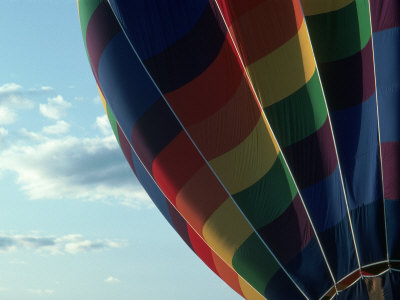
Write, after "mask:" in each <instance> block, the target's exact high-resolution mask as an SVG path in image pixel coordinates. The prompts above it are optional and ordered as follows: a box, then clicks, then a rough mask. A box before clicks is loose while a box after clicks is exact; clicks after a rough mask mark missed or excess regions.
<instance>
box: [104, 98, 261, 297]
mask: <svg viewBox="0 0 400 300" xmlns="http://www.w3.org/2000/svg"><path fill="white" fill-rule="evenodd" d="M100 93H101V92H100ZM103 99H104V98H103ZM104 103H105V105H106V112H107V116H108V119H109V121H110V124H111V126H112V128H113V129H114V128H115V129H116V130H114V134H115V137H116V138H117V140H118V142H119V145H120V147H121V149H122V152H123V153H124V156H125V158H126V159H127V161H128V162H129V164H130V165H131V168H132V171H133V172H134V173H135V175H136V177H137V178H138V180H139V182H140V183H141V184H142V186H143V187H144V188H145V190H146V192H147V193H148V195H149V196H150V198H151V199H152V201H153V202H154V204H155V205H156V207H157V208H158V210H159V211H160V212H161V213H162V215H163V216H164V217H165V219H166V220H167V221H168V223H169V224H170V225H171V226H172V227H173V228H174V229H175V230H176V232H177V233H178V234H179V235H180V237H181V238H182V240H183V241H184V242H185V243H186V244H187V245H188V246H189V247H190V248H191V249H192V250H193V251H194V252H195V253H196V255H197V256H199V258H200V259H201V260H202V261H203V262H204V263H205V264H206V265H207V266H208V267H209V268H210V269H211V270H212V271H214V273H216V274H217V275H218V276H219V277H221V279H223V280H224V281H225V282H226V283H227V284H228V285H229V286H230V287H231V288H232V289H233V290H235V291H236V292H237V293H238V294H240V295H241V296H243V297H244V294H252V295H253V294H254V295H253V297H252V298H253V299H264V297H262V296H261V295H260V294H258V295H257V292H256V291H255V290H254V289H253V288H252V287H251V286H250V285H248V283H247V282H246V281H244V280H243V279H242V278H241V277H240V276H239V275H238V274H237V272H236V271H235V270H233V269H232V268H231V267H230V266H229V265H227V264H226V263H225V262H224V261H223V260H221V258H220V257H219V256H218V255H217V254H216V253H215V252H214V251H213V250H212V249H211V248H210V247H209V246H208V245H207V244H206V243H205V241H204V240H203V239H202V238H201V237H200V236H199V235H198V234H197V233H196V232H195V231H194V230H193V229H192V227H191V226H190V225H189V224H188V223H187V222H186V220H185V219H184V218H183V217H182V216H181V214H180V213H179V212H178V211H177V210H176V208H175V207H174V206H173V205H171V204H170V202H169V201H168V200H167V199H166V197H165V196H164V194H163V193H162V191H161V190H160V188H159V187H158V186H157V184H156V183H155V182H154V180H153V178H152V177H151V176H150V175H149V173H148V172H147V170H146V169H145V168H144V166H143V164H142V163H141V161H140V160H139V158H138V156H137V155H136V153H135V152H134V151H133V149H132V147H131V145H130V144H129V141H128V140H127V138H126V137H125V135H124V134H123V132H122V130H121V128H120V127H119V125H118V123H117V121H116V119H115V117H114V115H113V113H112V111H111V109H110V107H109V106H108V104H107V103H106V102H104ZM241 286H243V288H242V287H241Z"/></svg>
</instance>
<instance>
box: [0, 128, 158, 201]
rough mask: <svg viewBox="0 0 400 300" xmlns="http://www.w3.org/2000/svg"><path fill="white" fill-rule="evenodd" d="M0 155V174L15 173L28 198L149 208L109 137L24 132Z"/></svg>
mask: <svg viewBox="0 0 400 300" xmlns="http://www.w3.org/2000/svg"><path fill="white" fill-rule="evenodd" d="M21 134H22V135H24V136H25V137H26V138H27V141H25V142H24V141H19V142H18V143H15V144H13V145H12V146H10V147H8V148H6V149H5V150H3V151H1V152H0V174H1V173H4V172H14V173H16V174H17V183H18V184H19V185H20V186H21V189H22V190H23V191H24V192H25V193H27V195H28V196H29V198H30V199H61V198H68V199H83V200H101V201H107V202H110V201H113V202H118V203H120V204H121V205H125V206H129V207H134V208H143V207H153V205H152V203H151V201H150V199H149V197H148V196H147V194H146V193H145V192H144V191H143V189H142V188H141V186H140V185H139V183H138V182H137V180H136V178H135V177H134V175H133V173H132V171H131V170H130V168H129V165H128V164H127V162H126V161H125V159H124V158H123V156H122V153H121V151H120V149H119V148H118V144H117V142H116V140H115V138H114V137H113V136H105V137H94V138H78V137H73V136H62V137H59V138H58V137H57V138H49V137H46V136H44V135H41V134H39V133H35V132H29V131H27V130H26V129H23V130H21Z"/></svg>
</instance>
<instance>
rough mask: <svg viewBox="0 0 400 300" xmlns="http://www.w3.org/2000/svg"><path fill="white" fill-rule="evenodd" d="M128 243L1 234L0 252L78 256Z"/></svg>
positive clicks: (79, 235) (68, 236)
mask: <svg viewBox="0 0 400 300" xmlns="http://www.w3.org/2000/svg"><path fill="white" fill-rule="evenodd" d="M126 245H127V243H126V241H121V240H118V241H115V240H109V239H97V240H90V239H85V238H84V237H83V236H82V235H81V234H68V235H64V236H60V237H56V236H42V235H39V234H28V235H21V234H3V233H0V252H3V253H9V252H14V251H17V250H32V251H35V252H36V253H40V254H51V255H56V254H78V253H82V252H91V251H103V250H109V249H113V248H122V247H125V246H126Z"/></svg>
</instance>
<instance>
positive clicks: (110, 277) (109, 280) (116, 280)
mask: <svg viewBox="0 0 400 300" xmlns="http://www.w3.org/2000/svg"><path fill="white" fill-rule="evenodd" d="M104 282H106V283H118V282H120V280H119V279H118V278H116V277H113V276H109V277H107V278H106V279H104Z"/></svg>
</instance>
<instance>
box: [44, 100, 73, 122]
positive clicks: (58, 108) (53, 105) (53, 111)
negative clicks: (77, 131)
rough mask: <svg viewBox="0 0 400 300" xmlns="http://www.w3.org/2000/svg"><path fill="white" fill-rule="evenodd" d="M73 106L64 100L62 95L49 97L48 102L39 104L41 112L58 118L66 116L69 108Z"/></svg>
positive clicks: (49, 116) (50, 117) (52, 117)
mask: <svg viewBox="0 0 400 300" xmlns="http://www.w3.org/2000/svg"><path fill="white" fill-rule="evenodd" d="M70 106H71V103H69V102H67V101H65V100H64V98H63V97H62V96H61V95H58V96H56V97H53V98H48V99H47V103H41V104H40V105H39V110H40V113H41V114H42V115H43V116H45V117H47V118H49V119H54V120H58V119H60V118H61V117H63V116H65V114H66V111H67V109H68V108H69V107H70Z"/></svg>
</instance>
